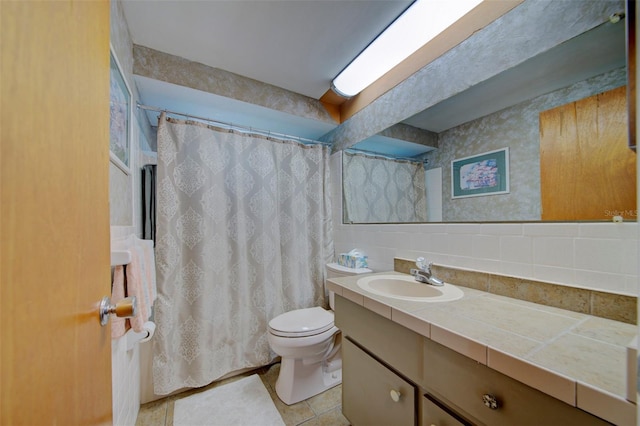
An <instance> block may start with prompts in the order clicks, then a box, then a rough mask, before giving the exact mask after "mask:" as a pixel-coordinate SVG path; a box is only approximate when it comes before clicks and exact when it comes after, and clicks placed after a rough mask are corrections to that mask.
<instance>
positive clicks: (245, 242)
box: [153, 113, 333, 395]
mask: <svg viewBox="0 0 640 426" xmlns="http://www.w3.org/2000/svg"><path fill="white" fill-rule="evenodd" d="M157 170H158V180H157V191H158V196H157V212H158V218H157V234H156V259H157V272H158V301H157V302H156V305H155V308H156V310H155V312H154V319H155V321H156V324H157V333H156V337H155V338H154V345H153V352H154V359H153V377H154V391H155V393H156V394H158V395H166V394H168V393H171V392H173V391H175V390H177V389H180V388H185V387H199V386H204V385H207V384H209V383H211V382H212V381H214V380H216V379H218V378H220V377H222V376H224V375H226V374H228V373H231V372H234V371H237V370H241V369H244V368H250V367H259V366H263V365H266V364H268V363H270V362H272V361H273V360H274V359H275V354H274V353H273V352H271V350H270V347H269V343H268V341H267V323H268V321H269V320H270V319H271V318H274V317H275V316H277V315H279V314H281V313H283V312H285V311H289V310H292V309H298V308H308V307H312V306H323V305H325V294H324V287H323V284H324V283H323V271H324V265H325V263H327V262H328V261H330V260H331V258H332V257H333V241H332V227H331V200H330V198H329V191H328V190H327V188H329V187H330V185H329V148H328V147H323V146H321V145H302V144H300V143H298V142H293V141H281V140H278V141H274V140H270V139H267V138H265V137H261V136H256V135H248V134H243V133H239V132H230V131H227V130H223V129H218V128H214V127H211V126H206V125H204V124H201V123H193V122H189V121H181V120H173V119H169V120H166V119H165V117H164V113H163V116H162V117H161V119H160V124H159V127H158V169H157Z"/></svg>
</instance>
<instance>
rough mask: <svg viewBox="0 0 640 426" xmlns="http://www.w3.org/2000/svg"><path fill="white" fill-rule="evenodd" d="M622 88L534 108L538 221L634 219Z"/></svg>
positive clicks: (632, 176)
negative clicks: (536, 116) (537, 127)
mask: <svg viewBox="0 0 640 426" xmlns="http://www.w3.org/2000/svg"><path fill="white" fill-rule="evenodd" d="M626 99H627V98H626V88H625V87H624V86H623V87H620V88H617V89H614V90H610V91H608V92H604V93H601V94H598V95H594V96H591V97H589V98H586V99H582V100H580V101H577V102H572V103H569V104H566V105H562V106H560V107H557V108H554V109H551V110H548V111H543V112H541V113H540V188H541V198H542V219H543V220H561V221H565V220H612V218H613V217H614V216H622V217H624V218H625V219H634V220H635V219H637V218H638V214H637V207H636V154H635V153H634V152H633V151H631V150H630V149H629V148H628V120H627V106H626V105H627V103H626V102H627V100H626Z"/></svg>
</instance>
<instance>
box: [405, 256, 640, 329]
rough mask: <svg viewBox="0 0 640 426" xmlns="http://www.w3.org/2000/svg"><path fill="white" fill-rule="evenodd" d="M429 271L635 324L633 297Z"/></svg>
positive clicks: (483, 274) (463, 272)
mask: <svg viewBox="0 0 640 426" xmlns="http://www.w3.org/2000/svg"><path fill="white" fill-rule="evenodd" d="M411 268H415V260H414V259H401V258H395V259H394V268H393V269H394V270H395V271H397V272H402V273H405V274H408V273H409V269H411ZM432 270H433V273H434V275H435V276H437V277H438V278H440V279H442V280H443V281H445V282H448V283H451V284H455V285H459V286H463V287H470V288H475V289H477V290H481V291H485V292H488V293H493V294H498V295H501V296H507V297H511V298H514V299H520V300H526V301H528V302H533V303H538V304H541V305H546V306H553V307H556V308H561V309H566V310H569V311H574V312H580V313H583V314H589V315H594V316H598V317H602V318H608V319H612V320H615V321H621V322H626V323H629V324H635V323H636V319H637V297H635V296H629V295H624V294H616V293H609V292H604V291H597V290H590V289H586V288H578V287H571V286H566V285H558V284H551V283H547V282H543V281H536V280H529V279H524V278H516V277H510V276H506V275H499V274H489V273H486V272H478V271H470V270H464V269H456V268H451V267H447V266H440V265H433V267H432Z"/></svg>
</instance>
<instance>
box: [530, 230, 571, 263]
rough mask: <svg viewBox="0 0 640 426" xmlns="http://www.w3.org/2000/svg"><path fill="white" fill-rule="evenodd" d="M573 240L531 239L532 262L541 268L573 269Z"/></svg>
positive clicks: (553, 238)
mask: <svg viewBox="0 0 640 426" xmlns="http://www.w3.org/2000/svg"><path fill="white" fill-rule="evenodd" d="M573 242H574V239H573V238H556V237H536V238H534V239H533V261H534V263H536V264H539V265H543V266H560V267H564V268H573V265H574V247H573Z"/></svg>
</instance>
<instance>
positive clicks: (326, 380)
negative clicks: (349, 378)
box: [276, 357, 342, 405]
mask: <svg viewBox="0 0 640 426" xmlns="http://www.w3.org/2000/svg"><path fill="white" fill-rule="evenodd" d="M340 383H342V359H341V358H340V357H335V358H334V359H331V360H328V361H321V362H314V363H311V364H308V365H305V363H304V360H302V359H295V358H282V362H281V364H280V374H279V375H278V380H277V381H276V394H278V398H280V400H281V401H282V402H284V403H285V404H287V405H291V404H295V403H296V402H300V401H303V400H305V399H307V398H311V397H312V396H315V395H318V394H319V393H321V392H324V391H326V390H327V389H330V388H332V387H334V386H337V385H339V384H340Z"/></svg>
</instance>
